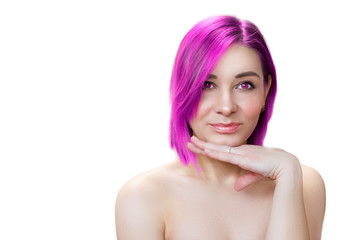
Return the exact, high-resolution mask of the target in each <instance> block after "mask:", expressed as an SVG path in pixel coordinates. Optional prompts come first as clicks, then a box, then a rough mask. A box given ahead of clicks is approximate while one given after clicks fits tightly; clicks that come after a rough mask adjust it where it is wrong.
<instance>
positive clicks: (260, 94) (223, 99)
mask: <svg viewBox="0 0 360 240" xmlns="http://www.w3.org/2000/svg"><path fill="white" fill-rule="evenodd" d="M267 81H268V84H266V85H265V84H264V79H263V72H262V68H261V62H260V59H259V56H258V55H257V53H256V52H255V50H253V49H251V48H248V47H245V46H242V45H240V44H233V45H232V46H230V47H229V48H228V50H227V51H226V52H225V53H224V55H223V56H222V57H221V58H220V59H219V61H218V63H217V64H216V65H215V68H214V70H213V71H212V73H211V74H210V75H209V76H208V79H207V81H205V83H204V85H203V90H202V94H201V98H200V103H199V106H198V109H197V113H196V116H195V118H194V119H192V121H191V122H190V126H191V128H192V130H193V133H194V135H195V136H196V137H198V138H200V139H202V140H204V141H207V142H212V143H216V144H223V145H230V146H233V147H234V146H239V145H242V144H245V143H246V142H247V139H248V137H249V136H250V135H251V133H252V131H253V130H254V129H255V127H256V124H257V122H258V119H259V116H260V113H261V110H262V107H263V106H265V100H266V96H267V93H268V90H269V88H270V85H271V79H270V78H269V79H267Z"/></svg>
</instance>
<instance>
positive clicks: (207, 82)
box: [203, 81, 255, 90]
mask: <svg viewBox="0 0 360 240" xmlns="http://www.w3.org/2000/svg"><path fill="white" fill-rule="evenodd" d="M206 84H211V85H212V86H213V87H210V88H207V87H205V85H206ZM244 84H248V86H249V87H248V88H240V89H246V90H251V89H254V88H255V86H254V84H253V83H252V82H249V81H245V82H242V83H240V84H239V85H238V87H239V86H242V85H244ZM212 88H215V87H214V83H213V82H210V81H205V82H204V85H203V89H204V90H205V89H212Z"/></svg>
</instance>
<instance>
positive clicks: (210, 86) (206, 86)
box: [203, 81, 214, 89]
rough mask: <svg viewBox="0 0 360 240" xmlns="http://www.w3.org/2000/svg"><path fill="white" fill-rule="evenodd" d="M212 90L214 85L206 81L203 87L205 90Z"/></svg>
mask: <svg viewBox="0 0 360 240" xmlns="http://www.w3.org/2000/svg"><path fill="white" fill-rule="evenodd" d="M210 88H214V83H212V82H209V81H205V82H204V85H203V89H210Z"/></svg>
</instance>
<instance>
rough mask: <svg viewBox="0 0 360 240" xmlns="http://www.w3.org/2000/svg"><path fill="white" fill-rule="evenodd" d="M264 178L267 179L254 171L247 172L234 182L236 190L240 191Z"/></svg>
mask: <svg viewBox="0 0 360 240" xmlns="http://www.w3.org/2000/svg"><path fill="white" fill-rule="evenodd" d="M262 180H267V178H266V177H264V176H261V175H259V174H257V173H254V172H250V173H246V174H244V175H242V176H241V177H239V178H238V179H237V180H236V182H235V184H234V188H235V191H237V192H240V191H241V190H243V189H244V188H246V187H248V186H249V185H251V184H253V183H255V182H258V181H262Z"/></svg>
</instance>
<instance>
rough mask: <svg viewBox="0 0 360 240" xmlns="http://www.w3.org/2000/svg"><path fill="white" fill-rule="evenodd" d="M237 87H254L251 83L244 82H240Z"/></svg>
mask: <svg viewBox="0 0 360 240" xmlns="http://www.w3.org/2000/svg"><path fill="white" fill-rule="evenodd" d="M239 88H242V89H252V88H254V87H253V85H252V84H251V83H248V82H245V83H242V84H240V86H239Z"/></svg>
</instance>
